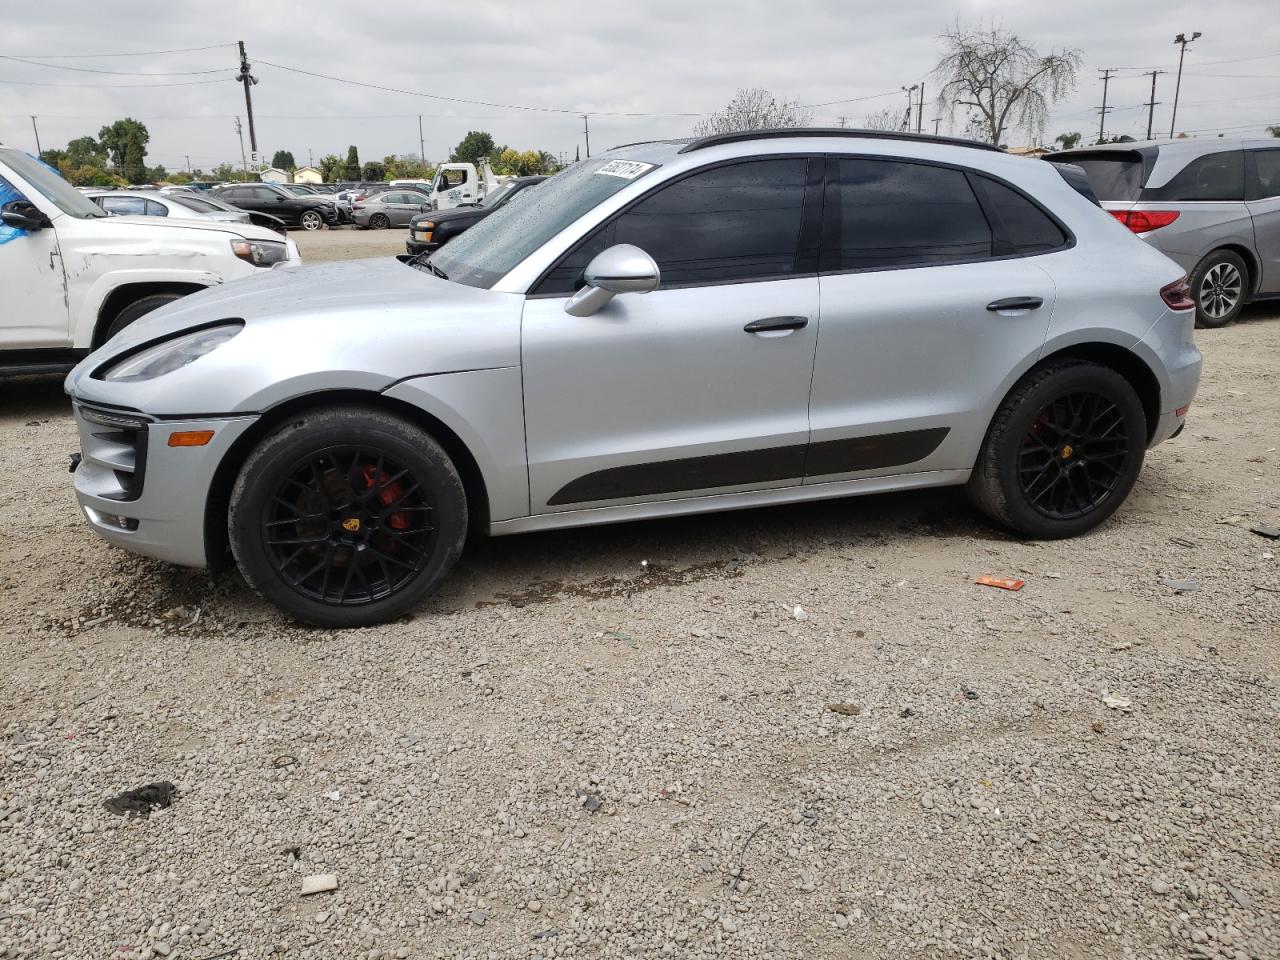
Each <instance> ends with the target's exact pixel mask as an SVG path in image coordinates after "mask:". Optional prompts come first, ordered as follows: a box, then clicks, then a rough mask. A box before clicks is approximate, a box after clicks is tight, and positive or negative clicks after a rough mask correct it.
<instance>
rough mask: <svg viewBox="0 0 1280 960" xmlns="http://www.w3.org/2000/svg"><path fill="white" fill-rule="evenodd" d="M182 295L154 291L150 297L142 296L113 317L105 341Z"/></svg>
mask: <svg viewBox="0 0 1280 960" xmlns="http://www.w3.org/2000/svg"><path fill="white" fill-rule="evenodd" d="M181 297H182V294H180V293H153V294H152V295H151V296H149V297H141V298H140V299H138V300H135V301H133V303H131V304H129V305H128V306H127V307H125V308H124V309H123V310H121V311H120V312H119V313H117V314H116V315H115V317H114V318H112V320H111V324H110V326H108V327H107V335H106V337H104V338H103V343H106V341H107V340H110V339H111V338H112V337H114V336H115V335H116V334H117V333H119V332H120V331H121V330H123V329H124V328H125V327H127V326H129V324H131V323H133V322H134V321H135V320H139V319H141V318H142V317H145V316H146V315H147V314H148V313H150V312H151V311H152V310H156V309H159V308H160V307H163V306H164V305H165V304H166V303H173V301H175V300H178V299H181Z"/></svg>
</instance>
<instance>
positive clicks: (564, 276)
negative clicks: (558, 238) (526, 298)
mask: <svg viewBox="0 0 1280 960" xmlns="http://www.w3.org/2000/svg"><path fill="white" fill-rule="evenodd" d="M612 235H613V224H611V223H608V224H605V225H604V226H603V227H599V228H597V229H596V231H595V232H594V233H592V234H591V235H590V236H588V237H587V238H586V239H585V240H582V241H580V242H579V243H578V245H577V246H576V247H574V248H573V249H572V250H570V251H569V252H568V253H566V254H565V255H564V256H563V257H561V258H560V259H559V260H558V261H557V262H556V265H555V266H554V267H552V268H551V270H550V271H549V272H548V273H547V275H546V276H545V277H543V279H542V282H541V283H539V284H538V286H537V287H536V288H534V290H533V291H532V292H533V293H534V294H543V295H556V296H565V297H567V296H569V295H570V294H573V293H576V292H577V291H578V289H579V288H580V287H581V286H582V285H583V283H584V282H585V281H584V280H583V278H582V274H583V271H585V270H586V269H587V264H588V263H590V262H591V260H592V258H593V257H594V256H595V255H596V254H597V253H600V252H601V251H602V250H604V249H606V248H607V247H609V246H610V242H609V237H610V236H612Z"/></svg>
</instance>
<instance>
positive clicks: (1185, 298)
mask: <svg viewBox="0 0 1280 960" xmlns="http://www.w3.org/2000/svg"><path fill="white" fill-rule="evenodd" d="M1160 299H1161V300H1163V301H1164V302H1165V305H1166V306H1168V308H1169V309H1170V310H1194V309H1195V308H1196V302H1195V300H1194V299H1193V298H1192V296H1191V284H1189V283H1188V282H1187V278H1186V277H1183V278H1182V279H1181V280H1175V281H1173V283H1167V284H1165V285H1164V286H1163V287H1161V288H1160Z"/></svg>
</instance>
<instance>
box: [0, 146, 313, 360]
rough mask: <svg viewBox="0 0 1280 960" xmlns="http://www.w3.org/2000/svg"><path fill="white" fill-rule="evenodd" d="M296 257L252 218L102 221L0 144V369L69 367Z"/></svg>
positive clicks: (52, 176) (94, 208) (73, 193)
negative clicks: (215, 291) (206, 292)
mask: <svg viewBox="0 0 1280 960" xmlns="http://www.w3.org/2000/svg"><path fill="white" fill-rule="evenodd" d="M297 261H298V248H297V247H296V246H295V245H294V244H293V243H292V241H286V240H282V239H281V238H280V237H279V236H276V235H274V234H272V233H270V232H268V231H266V230H263V229H261V228H260V227H255V226H253V225H251V224H247V223H219V222H215V221H212V220H204V221H199V220H194V219H181V220H179V219H169V218H159V217H146V216H143V217H131V216H108V215H107V213H106V211H104V210H103V209H102V208H101V207H99V206H98V205H97V204H95V203H94V202H93V201H92V200H90V199H89V198H88V197H86V196H85V195H84V194H82V193H80V192H79V191H78V190H76V189H75V188H74V187H72V186H71V185H70V184H69V183H67V181H65V180H63V179H62V178H61V177H60V176H58V175H57V174H56V173H55V172H54V171H53V170H52V169H50V168H49V167H47V166H45V165H44V164H42V163H40V162H39V161H38V160H36V159H34V158H33V157H31V156H30V155H28V154H26V153H23V152H22V151H20V150H15V149H13V148H12V147H4V146H0V291H3V297H2V298H0V304H2V307H0V374H10V373H18V372H26V373H34V372H41V371H66V370H69V369H70V368H71V367H72V366H73V365H74V364H75V362H76V361H78V360H79V359H81V358H82V357H84V356H85V355H86V354H87V353H88V352H89V350H90V349H91V348H93V347H97V346H100V345H101V344H103V343H105V342H106V341H107V340H109V339H110V338H111V337H112V336H113V335H115V334H116V333H118V332H119V331H121V330H123V329H124V328H125V327H127V326H128V325H129V324H131V323H132V322H133V321H135V320H137V319H138V318H139V317H141V316H143V315H144V314H146V313H148V312H149V311H151V310H154V309H155V308H156V307H158V306H161V305H162V304H165V303H169V302H170V301H173V300H177V299H178V298H179V297H183V296H186V295H187V294H189V293H193V292H196V291H199V290H203V289H205V288H206V287H209V286H213V285H215V284H219V283H222V282H223V281H226V280H234V279H237V278H239V277H249V276H253V275H255V274H259V275H260V274H263V273H266V272H267V270H266V269H265V268H267V267H271V266H274V265H276V264H282V263H297Z"/></svg>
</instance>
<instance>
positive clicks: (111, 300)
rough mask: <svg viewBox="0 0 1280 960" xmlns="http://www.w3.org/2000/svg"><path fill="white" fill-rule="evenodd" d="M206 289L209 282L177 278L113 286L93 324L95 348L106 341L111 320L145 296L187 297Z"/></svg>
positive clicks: (99, 308) (93, 344)
mask: <svg viewBox="0 0 1280 960" xmlns="http://www.w3.org/2000/svg"><path fill="white" fill-rule="evenodd" d="M205 289H208V285H207V284H203V283H193V282H190V281H176V280H167V281H138V282H136V283H122V284H120V286H118V287H114V288H112V290H111V292H110V293H108V294H107V295H106V297H104V298H103V301H102V303H101V304H100V305H99V307H98V317H97V319H96V320H95V321H94V325H93V342H92V346H93V349H95V350H96V349H97V348H98V347H100V346H102V344H103V343H105V342H106V339H107V330H108V329H109V328H110V327H111V321H113V320H114V319H115V318H116V317H117V316H119V314H120V311H121V310H123V309H125V308H126V307H128V306H129V305H130V304H133V303H137V302H138V301H139V300H141V299H143V298H144V297H154V296H156V295H158V294H165V293H176V294H178V295H179V296H181V297H185V296H186V295H187V294H189V293H197V292H199V291H200V290H205Z"/></svg>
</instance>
